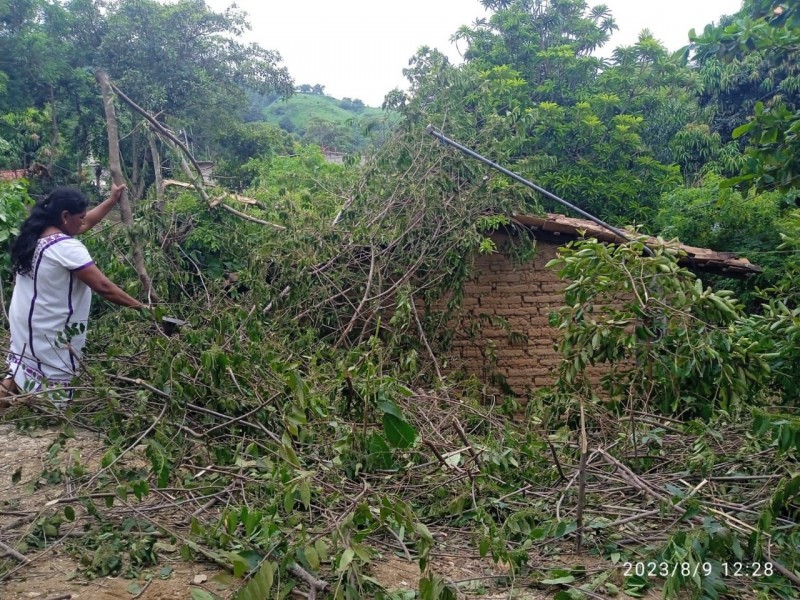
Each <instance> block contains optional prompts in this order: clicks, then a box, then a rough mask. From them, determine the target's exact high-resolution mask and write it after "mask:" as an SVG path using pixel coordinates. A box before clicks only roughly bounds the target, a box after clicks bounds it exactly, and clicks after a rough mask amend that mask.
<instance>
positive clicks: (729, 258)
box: [512, 213, 761, 274]
mask: <svg viewBox="0 0 800 600" xmlns="http://www.w3.org/2000/svg"><path fill="white" fill-rule="evenodd" d="M512 220H513V221H514V222H515V223H518V224H519V225H523V226H524V227H527V228H528V229H530V230H532V231H544V232H547V233H550V234H551V235H555V236H558V235H566V236H569V237H574V238H579V237H591V238H595V239H597V240H600V241H601V242H610V243H616V244H619V243H625V242H626V241H627V240H624V239H621V238H620V237H618V236H616V235H614V234H613V233H612V232H610V231H609V230H607V229H604V228H603V227H600V225H598V224H597V223H594V222H592V221H587V220H585V219H575V218H572V217H567V216H564V215H559V214H555V213H548V214H546V215H542V216H537V215H514V216H513V217H512ZM647 241H648V243H651V244H655V243H656V238H653V237H648V238H647ZM669 244H670V245H671V246H674V247H677V248H678V249H680V250H681V251H682V252H683V253H685V255H686V256H681V257H680V258H679V262H680V263H681V264H683V265H686V266H688V267H695V268H701V269H709V270H714V271H720V272H722V273H730V274H748V273H760V272H761V267H759V266H758V265H754V264H753V263H751V262H750V261H749V260H747V259H746V258H740V257H739V256H738V255H736V254H734V253H733V252H717V251H715V250H709V249H707V248H695V247H694V246H687V245H686V244H680V243H674V242H669Z"/></svg>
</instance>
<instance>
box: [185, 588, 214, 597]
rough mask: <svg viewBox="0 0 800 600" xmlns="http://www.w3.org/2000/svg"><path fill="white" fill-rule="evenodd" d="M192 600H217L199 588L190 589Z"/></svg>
mask: <svg viewBox="0 0 800 600" xmlns="http://www.w3.org/2000/svg"><path fill="white" fill-rule="evenodd" d="M191 599H192V600H217V597H216V596H215V595H214V594H210V593H209V592H207V591H205V590H201V589H200V588H192V594H191Z"/></svg>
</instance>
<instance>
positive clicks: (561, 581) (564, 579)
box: [540, 575, 575, 585]
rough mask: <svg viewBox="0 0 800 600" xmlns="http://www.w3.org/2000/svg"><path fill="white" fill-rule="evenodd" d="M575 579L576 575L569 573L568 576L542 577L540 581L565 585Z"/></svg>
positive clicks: (546, 583) (547, 583) (545, 583)
mask: <svg viewBox="0 0 800 600" xmlns="http://www.w3.org/2000/svg"><path fill="white" fill-rule="evenodd" d="M573 581H575V576H574V575H567V576H566V577H556V578H555V579H542V581H541V582H540V583H543V584H544V585H565V584H567V583H572V582H573Z"/></svg>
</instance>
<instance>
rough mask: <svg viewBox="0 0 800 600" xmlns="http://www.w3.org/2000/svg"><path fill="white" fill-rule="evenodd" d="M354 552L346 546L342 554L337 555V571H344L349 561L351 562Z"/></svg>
mask: <svg viewBox="0 0 800 600" xmlns="http://www.w3.org/2000/svg"><path fill="white" fill-rule="evenodd" d="M355 555H356V553H355V552H354V551H353V549H352V548H346V549H345V551H344V552H342V555H341V556H340V557H339V567H338V568H337V569H336V572H337V573H344V572H345V571H346V570H347V567H349V566H350V563H351V562H353V558H354V557H355Z"/></svg>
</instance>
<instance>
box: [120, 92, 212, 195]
mask: <svg viewBox="0 0 800 600" xmlns="http://www.w3.org/2000/svg"><path fill="white" fill-rule="evenodd" d="M109 85H110V86H111V89H112V90H113V91H114V92H115V93H116V94H117V96H118V97H119V99H120V100H122V101H123V102H124V103H125V104H127V105H128V106H130V107H131V108H132V109H133V110H134V111H135V112H137V113H139V114H140V115H142V116H143V117H144V118H145V120H146V121H147V122H148V123H149V124H150V125H151V126H152V128H153V129H155V131H156V133H159V134H160V135H162V136H164V137H166V138H167V139H169V141H171V142H172V143H173V144H175V145H176V146H178V148H180V149H181V151H182V152H183V154H184V155H185V156H187V157H188V158H189V160H190V161H192V166H194V168H195V169H196V170H197V175H198V176H199V177H200V178H201V179H202V177H203V171H202V169H201V168H200V164H199V163H198V162H197V159H195V157H194V156H193V155H192V153H191V152H190V151H189V149H188V148H187V147H186V145H185V144H184V143H183V142H182V141H181V140H180V139H179V138H178V137H177V136H176V135H175V134H173V133H172V132H171V131H170V130H169V129H167V128H166V127H164V126H163V125H162V124H161V123H159V122H158V121H157V120H156V118H155V117H154V116H153V115H151V114H150V113H149V112H147V111H146V110H145V109H143V108H142V107H141V106H139V105H138V104H136V102H134V101H133V100H131V99H130V98H128V96H126V95H125V93H124V92H123V91H122V90H120V89H119V88H118V87H117V86H115V85H114V84H113V83H111V82H109Z"/></svg>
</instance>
